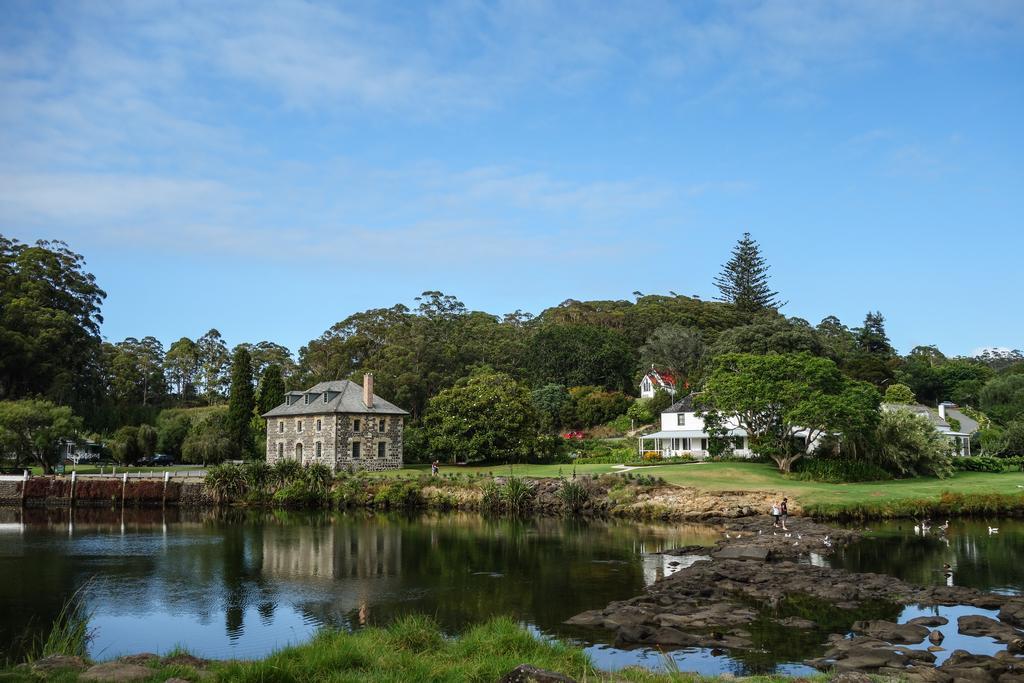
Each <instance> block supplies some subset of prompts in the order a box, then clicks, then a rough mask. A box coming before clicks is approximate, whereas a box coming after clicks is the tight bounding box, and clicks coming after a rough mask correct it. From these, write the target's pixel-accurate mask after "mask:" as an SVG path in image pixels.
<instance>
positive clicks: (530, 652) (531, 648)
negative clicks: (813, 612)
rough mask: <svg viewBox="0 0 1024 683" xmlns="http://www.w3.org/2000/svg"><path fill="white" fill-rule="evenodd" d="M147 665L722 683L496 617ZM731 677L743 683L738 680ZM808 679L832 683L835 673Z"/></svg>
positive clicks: (216, 675) (407, 624) (205, 671)
mask: <svg viewBox="0 0 1024 683" xmlns="http://www.w3.org/2000/svg"><path fill="white" fill-rule="evenodd" d="M174 654H175V655H176V656H174V655H172V656H168V657H165V658H163V659H155V660H153V661H151V662H149V663H148V664H147V666H148V667H149V668H151V669H152V672H153V673H152V676H151V677H150V678H149V679H147V680H148V681H153V682H161V681H166V680H167V679H169V678H172V677H177V678H181V679H184V680H189V681H199V680H203V681H232V682H242V683H247V682H248V683H269V682H270V681H274V682H275V683H276V682H280V683H293V682H294V683H299V682H300V681H328V682H337V683H343V682H344V683H348V682H350V681H351V682H352V683H357V682H365V681H369V682H379V683H405V682H406V681H437V682H446V681H451V683H462V682H464V681H479V682H480V683H493V681H496V680H498V679H499V678H501V677H502V676H503V675H505V674H506V673H508V672H509V671H511V670H512V669H514V668H515V667H516V666H518V665H520V664H532V665H534V666H537V667H540V668H542V669H547V670H550V671H557V672H560V673H563V674H566V675H568V676H571V677H573V678H575V679H576V680H578V681H580V682H581V683H582V682H584V681H587V682H591V683H596V682H598V681H613V680H614V681H633V682H636V683H645V682H651V683H654V682H660V681H666V682H667V681H715V680H717V679H715V678H705V677H700V676H696V675H692V674H682V673H678V672H670V673H655V672H651V671H648V670H645V669H638V668H632V669H627V670H623V671H617V672H615V673H614V674H611V673H609V672H604V671H600V670H598V669H596V668H595V667H594V665H593V664H592V662H591V661H590V659H589V658H588V657H587V655H586V653H584V652H583V650H581V649H580V648H578V647H574V646H571V645H566V644H563V643H560V642H557V641H548V640H539V639H537V638H535V637H534V636H533V635H531V634H530V633H529V632H528V631H527V630H526V629H525V628H523V627H521V626H520V625H518V624H517V623H516V622H514V621H513V620H511V619H508V618H499V619H493V620H491V621H488V622H486V623H483V624H481V625H478V626H476V627H473V628H471V629H469V630H468V631H466V633H464V634H463V635H461V636H459V637H456V638H451V637H446V636H445V634H443V633H442V632H441V629H440V628H439V627H438V626H437V624H436V623H434V622H433V621H432V620H431V619H429V618H427V617H423V616H409V617H405V618H403V619H400V620H399V621H397V622H395V623H394V624H392V625H391V626H388V627H386V628H367V629H363V630H361V631H358V632H356V633H345V632H339V631H323V632H321V633H320V634H319V635H317V636H316V637H314V638H313V639H312V640H311V641H309V642H308V643H305V644H304V645H297V646H294V647H289V648H285V649H283V650H280V651H279V652H277V653H275V654H272V655H270V656H269V657H267V658H265V659H261V660H255V661H232V662H205V663H204V662H202V661H195V662H189V658H188V657H187V656H183V655H182V653H181V652H180V651H179V652H176V653H174ZM81 675H82V672H80V671H71V670H65V671H63V672H59V673H53V674H51V675H50V676H48V677H47V678H45V680H51V681H66V682H68V683H70V682H72V681H77V680H80V677H81ZM0 676H3V677H4V679H5V680H12V681H15V680H18V681H38V680H40V678H39V677H37V675H36V674H34V673H32V672H31V670H28V669H25V668H22V669H9V670H8V671H7V672H4V673H2V674H0ZM730 680H736V679H733V678H730ZM739 680H746V681H750V682H751V683H753V682H755V681H756V682H763V683H768V682H769V681H788V680H791V679H790V678H788V677H782V676H757V677H751V678H745V679H739ZM801 680H804V681H808V680H819V681H826V680H828V677H827V676H820V677H814V678H812V679H808V678H802V679H801Z"/></svg>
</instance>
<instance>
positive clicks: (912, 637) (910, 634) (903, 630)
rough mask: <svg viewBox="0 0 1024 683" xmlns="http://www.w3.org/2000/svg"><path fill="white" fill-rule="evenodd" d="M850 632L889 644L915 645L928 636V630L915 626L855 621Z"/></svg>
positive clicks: (888, 622) (887, 622)
mask: <svg viewBox="0 0 1024 683" xmlns="http://www.w3.org/2000/svg"><path fill="white" fill-rule="evenodd" d="M851 630H852V631H853V632H854V633H863V634H864V635H867V636H871V637H872V638H879V639H881V640H885V641H888V642H890V643H909V644H912V645H913V644H917V643H920V642H921V641H923V640H924V639H925V638H926V637H927V636H928V629H927V628H925V627H924V626H919V625H917V624H895V623H893V622H891V621H882V620H877V621H855V622H854V623H853V626H852V627H851Z"/></svg>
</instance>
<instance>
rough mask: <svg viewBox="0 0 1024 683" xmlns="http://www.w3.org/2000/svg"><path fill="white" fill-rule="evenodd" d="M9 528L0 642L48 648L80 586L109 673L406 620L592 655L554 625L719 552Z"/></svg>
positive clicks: (610, 529) (624, 528)
mask: <svg viewBox="0 0 1024 683" xmlns="http://www.w3.org/2000/svg"><path fill="white" fill-rule="evenodd" d="M3 514H4V515H6V516H4V517H0V524H3V525H5V526H3V527H0V577H2V578H3V581H2V582H0V609H2V610H3V614H2V615H0V637H4V638H5V642H12V641H13V640H14V639H15V636H16V635H18V634H21V633H28V634H38V633H41V632H42V631H43V630H44V629H45V628H46V627H47V626H48V625H49V623H50V622H51V621H52V619H53V618H54V616H55V615H56V613H57V612H58V611H59V609H60V607H61V605H62V604H63V602H64V600H66V599H67V597H68V596H70V595H71V594H72V593H73V592H74V590H75V589H76V588H77V587H78V586H81V585H83V584H85V583H87V582H88V583H90V587H89V590H88V608H89V609H90V610H91V611H92V613H93V619H92V624H93V626H94V627H95V629H96V633H97V637H96V639H95V641H94V642H93V643H92V654H93V655H94V656H102V657H109V656H114V655H117V654H121V653H125V652H137V651H142V650H150V651H166V650H168V649H169V648H171V647H173V646H174V645H176V644H184V645H186V646H187V647H189V648H190V649H192V650H193V651H196V652H197V653H198V654H202V655H206V656H211V657H253V656H260V655H263V654H266V653H267V652H269V651H271V650H273V649H274V648H276V647H280V646H282V645H285V644H287V643H292V642H298V641H301V640H303V639H305V638H308V637H309V636H310V635H311V634H312V633H313V632H314V631H315V630H316V629H317V628H319V627H320V626H322V625H331V626H338V627H342V628H359V627H361V626H364V625H367V624H383V623H388V622H390V621H391V620H392V619H394V618H395V617H397V616H398V615H400V614H404V613H409V612H425V613H427V614H431V615H433V616H434V617H435V618H436V619H437V620H438V621H439V622H440V623H441V624H442V626H443V627H444V628H445V629H446V630H448V631H450V632H453V633H454V632H458V631H459V630H461V629H462V628H464V627H465V625H467V624H472V623H475V622H478V621H480V620H482V619H485V618H487V617H489V616H492V615H498V614H511V615H514V616H516V617H518V618H520V619H522V620H523V621H524V622H525V623H530V624H534V625H536V627H537V628H538V629H540V630H541V631H542V632H544V633H548V634H553V635H576V636H579V637H581V638H583V639H584V640H585V641H586V638H589V637H593V636H595V635H596V636H598V637H602V636H604V635H605V634H593V633H587V634H578V633H573V634H569V633H568V632H567V630H566V629H565V627H563V626H562V622H563V621H564V620H565V619H566V618H568V617H569V616H572V615H573V614H576V613H577V612H580V611H583V610H585V609H590V608H592V607H597V606H602V605H604V604H606V603H607V602H609V601H611V600H616V599H623V598H626V597H630V596H632V595H635V594H637V593H638V592H640V591H641V590H642V588H643V586H644V585H645V584H647V583H650V582H652V581H654V580H656V579H658V578H660V577H661V576H664V575H666V574H668V573H670V572H671V571H674V570H676V569H677V568H678V565H676V566H670V564H669V563H670V562H676V560H675V559H672V558H664V557H662V556H661V555H654V554H653V553H656V552H659V551H661V550H664V549H667V548H670V547H676V546H681V545H692V544H699V543H710V542H712V541H713V540H714V538H715V535H714V533H713V532H710V531H708V530H707V529H705V528H703V527H699V526H685V525H684V526H668V525H659V524H632V523H624V522H617V521H605V522H591V523H583V522H578V521H566V520H560V519H541V520H530V521H521V520H518V521H517V520H493V519H487V518H484V517H481V516H478V515H469V514H451V515H423V516H418V517H415V518H410V517H404V516H401V515H342V514H328V513H324V514H295V513H286V512H258V513H241V512H238V511H229V512H216V511H196V510H178V509H168V510H166V511H162V510H150V509H143V510H125V511H121V510H104V509H89V508H79V509H76V510H66V509H64V510H60V509H28V510H25V511H24V512H22V511H15V510H7V511H4V513H3ZM586 642H588V643H589V641H586ZM19 647H20V646H19V645H18V644H17V643H15V644H14V645H11V646H10V653H11V655H12V656H17V654H18V651H19Z"/></svg>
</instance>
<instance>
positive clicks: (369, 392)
mask: <svg viewBox="0 0 1024 683" xmlns="http://www.w3.org/2000/svg"><path fill="white" fill-rule="evenodd" d="M363 404H364V405H365V406H366V407H367V408H372V407H373V373H372V372H367V373H366V374H364V375H363Z"/></svg>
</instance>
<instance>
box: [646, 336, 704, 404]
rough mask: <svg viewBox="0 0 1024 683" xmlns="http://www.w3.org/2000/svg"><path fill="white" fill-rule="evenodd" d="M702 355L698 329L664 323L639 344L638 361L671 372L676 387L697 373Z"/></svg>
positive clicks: (702, 346)
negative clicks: (641, 344)
mask: <svg viewBox="0 0 1024 683" xmlns="http://www.w3.org/2000/svg"><path fill="white" fill-rule="evenodd" d="M703 357H704V340H703V338H702V337H701V333H700V330H698V329H696V328H693V327H687V326H685V325H679V324H677V323H667V324H665V325H662V326H661V327H659V328H658V329H656V330H654V332H653V333H652V334H651V336H650V337H648V338H647V341H646V342H645V343H644V345H643V346H642V347H640V360H641V362H643V364H644V365H645V366H647V365H653V366H655V367H658V368H664V369H666V370H668V371H669V372H671V373H672V374H673V375H674V376H675V378H676V382H677V383H678V385H679V388H680V389H682V387H683V383H684V382H685V381H686V380H688V379H693V378H694V377H696V376H697V370H698V367H699V366H700V362H701V359H702V358H703Z"/></svg>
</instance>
